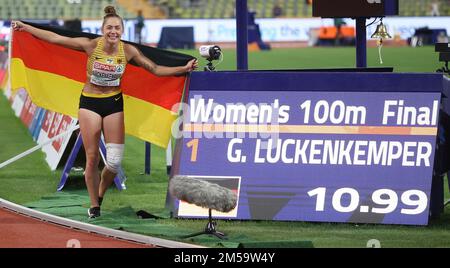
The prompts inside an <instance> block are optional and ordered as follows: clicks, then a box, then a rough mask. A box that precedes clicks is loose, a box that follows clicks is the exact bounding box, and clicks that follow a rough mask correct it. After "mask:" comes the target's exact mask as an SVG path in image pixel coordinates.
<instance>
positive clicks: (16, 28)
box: [11, 21, 25, 32]
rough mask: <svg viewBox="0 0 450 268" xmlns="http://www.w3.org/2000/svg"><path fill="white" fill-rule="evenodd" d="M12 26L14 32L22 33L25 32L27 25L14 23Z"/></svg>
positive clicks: (19, 22)
mask: <svg viewBox="0 0 450 268" xmlns="http://www.w3.org/2000/svg"><path fill="white" fill-rule="evenodd" d="M11 25H12V28H13V29H14V31H19V32H22V31H24V30H25V24H24V23H23V22H21V21H13V22H12V23H11Z"/></svg>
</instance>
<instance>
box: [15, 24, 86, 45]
mask: <svg viewBox="0 0 450 268" xmlns="http://www.w3.org/2000/svg"><path fill="white" fill-rule="evenodd" d="M12 26H13V29H14V30H15V31H21V32H28V33H30V34H32V35H34V36H35V37H37V38H39V39H41V40H44V41H46V42H49V43H52V44H55V45H60V46H64V47H67V48H71V49H76V50H81V51H85V52H88V51H89V50H90V49H91V48H92V46H93V44H92V40H91V39H89V38H85V37H76V38H71V37H66V36H61V35H59V34H56V33H54V32H50V31H46V30H42V29H39V28H36V27H33V26H31V25H29V24H25V23H23V22H21V21H13V22H12Z"/></svg>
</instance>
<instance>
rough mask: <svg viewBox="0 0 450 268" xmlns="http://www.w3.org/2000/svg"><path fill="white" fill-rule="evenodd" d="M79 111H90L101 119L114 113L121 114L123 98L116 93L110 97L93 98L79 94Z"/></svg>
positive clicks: (120, 94)
mask: <svg viewBox="0 0 450 268" xmlns="http://www.w3.org/2000/svg"><path fill="white" fill-rule="evenodd" d="M79 108H80V109H86V110H89V111H92V112H94V113H96V114H98V115H100V116H101V117H102V118H104V117H107V116H108V115H112V114H115V113H120V112H123V96H122V93H118V94H116V95H114V96H111V97H106V98H95V97H87V96H84V95H83V94H81V97H80V107H79Z"/></svg>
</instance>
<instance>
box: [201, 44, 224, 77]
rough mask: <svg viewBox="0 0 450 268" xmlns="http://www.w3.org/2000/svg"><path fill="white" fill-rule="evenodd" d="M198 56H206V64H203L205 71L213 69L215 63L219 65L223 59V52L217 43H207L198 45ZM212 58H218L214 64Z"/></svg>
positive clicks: (214, 68)
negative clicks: (206, 44) (217, 61)
mask: <svg viewBox="0 0 450 268" xmlns="http://www.w3.org/2000/svg"><path fill="white" fill-rule="evenodd" d="M199 53H200V56H202V57H203V58H206V60H207V61H208V64H207V65H206V66H205V71H209V72H212V71H215V70H216V67H217V65H219V64H220V63H221V62H222V61H223V53H222V49H220V47H219V46H217V45H208V46H200V48H199ZM214 60H220V62H219V63H217V64H216V65H215V66H213V64H212V62H213V61H214Z"/></svg>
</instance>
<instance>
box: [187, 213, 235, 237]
mask: <svg viewBox="0 0 450 268" xmlns="http://www.w3.org/2000/svg"><path fill="white" fill-rule="evenodd" d="M211 210H212V209H209V211H208V212H209V216H208V223H207V224H206V227H205V230H204V231H202V232H198V233H194V234H190V235H186V236H182V237H181V238H190V237H194V236H199V235H202V234H207V235H214V236H216V237H218V238H219V239H225V240H226V239H228V238H227V236H226V235H225V234H224V233H221V232H219V231H217V230H216V226H217V222H215V221H213V220H212V212H211Z"/></svg>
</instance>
